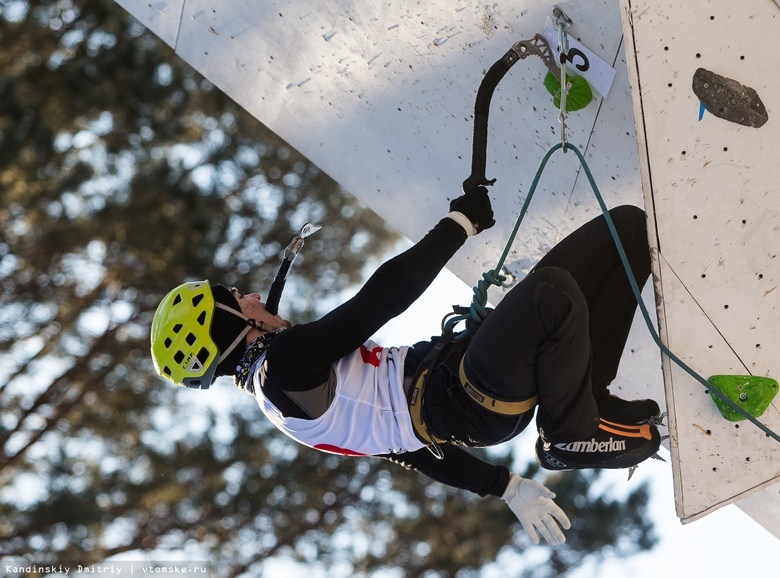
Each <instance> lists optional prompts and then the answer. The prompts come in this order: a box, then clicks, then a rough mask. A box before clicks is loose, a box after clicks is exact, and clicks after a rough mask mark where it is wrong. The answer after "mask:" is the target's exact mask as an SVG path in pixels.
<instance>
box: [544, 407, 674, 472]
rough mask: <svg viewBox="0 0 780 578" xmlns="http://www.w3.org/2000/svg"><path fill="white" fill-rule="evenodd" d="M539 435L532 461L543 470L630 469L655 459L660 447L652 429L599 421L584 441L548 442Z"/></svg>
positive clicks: (659, 442)
mask: <svg viewBox="0 0 780 578" xmlns="http://www.w3.org/2000/svg"><path fill="white" fill-rule="evenodd" d="M539 434H540V435H539V439H538V440H537V441H536V461H537V462H539V465H540V466H541V467H543V468H544V469H546V470H585V469H602V468H603V469H620V468H630V467H632V466H635V465H637V464H638V463H640V462H643V461H645V460H646V459H647V458H649V457H652V456H653V455H655V453H656V452H657V451H658V448H659V447H660V445H661V435H660V434H659V433H658V430H657V429H656V427H655V426H654V425H651V424H646V423H645V424H640V425H627V424H619V423H614V422H611V421H607V420H605V419H603V418H602V419H600V420H599V427H598V429H597V430H596V432H595V433H594V434H593V435H592V436H590V437H589V438H587V439H582V440H572V441H561V442H550V441H548V440H546V439H545V437H544V430H542V429H540V430H539Z"/></svg>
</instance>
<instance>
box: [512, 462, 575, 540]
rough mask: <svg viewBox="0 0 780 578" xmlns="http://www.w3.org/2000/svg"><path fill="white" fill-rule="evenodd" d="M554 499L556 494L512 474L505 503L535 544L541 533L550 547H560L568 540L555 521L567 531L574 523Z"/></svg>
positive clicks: (535, 482)
mask: <svg viewBox="0 0 780 578" xmlns="http://www.w3.org/2000/svg"><path fill="white" fill-rule="evenodd" d="M554 497H555V494H554V493H553V492H551V491H550V490H548V489H547V488H546V487H544V486H543V485H542V484H540V483H539V482H537V481H536V480H527V479H525V478H523V477H520V476H518V475H517V474H512V475H511V476H510V477H509V484H507V486H506V490H504V495H502V496H501V499H502V500H504V501H505V502H506V503H507V504H508V505H509V507H510V508H511V509H512V511H513V512H514V513H515V516H517V519H518V520H520V523H521V524H522V525H523V529H524V530H525V533H526V534H528V537H529V538H530V539H531V542H533V543H534V544H538V543H539V534H537V530H538V531H539V533H540V534H541V535H542V536H544V539H545V540H547V542H548V543H549V544H550V546H558V545H560V544H563V543H564V542H565V541H566V537H565V536H564V535H563V532H562V531H561V529H560V528H559V527H558V523H556V521H555V519H557V520H558V522H560V525H561V526H563V527H564V528H565V529H567V530H568V529H569V528H571V522H569V518H568V517H567V516H566V514H565V513H564V511H563V510H561V509H560V508H559V507H558V505H557V504H556V503H555V502H553V501H552V499H553V498H554ZM554 518H555V519H554Z"/></svg>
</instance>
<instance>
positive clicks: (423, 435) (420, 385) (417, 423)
mask: <svg viewBox="0 0 780 578" xmlns="http://www.w3.org/2000/svg"><path fill="white" fill-rule="evenodd" d="M427 375H428V369H425V370H423V371H421V372H420V375H418V376H417V379H416V380H415V382H414V383H413V384H412V392H411V397H410V398H409V415H411V417H412V426H413V427H414V431H415V433H416V434H417V436H418V437H419V438H420V440H421V441H422V442H424V443H426V444H428V445H431V444H434V445H435V444H443V443H445V442H446V441H447V440H443V439H440V438H437V437H436V436H435V435H433V434H432V433H430V432H429V431H428V424H427V423H425V419H424V418H423V408H422V406H423V390H424V389H425V377H426V376H427ZM434 455H435V454H434Z"/></svg>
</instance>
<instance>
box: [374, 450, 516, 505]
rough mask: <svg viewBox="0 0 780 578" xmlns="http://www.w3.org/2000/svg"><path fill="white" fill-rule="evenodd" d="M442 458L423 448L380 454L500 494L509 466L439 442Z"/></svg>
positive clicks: (476, 490) (436, 477)
mask: <svg viewBox="0 0 780 578" xmlns="http://www.w3.org/2000/svg"><path fill="white" fill-rule="evenodd" d="M440 447H441V449H442V451H443V452H444V459H443V460H439V459H437V458H435V457H434V456H433V454H431V452H429V451H428V449H427V448H423V449H421V450H417V451H416V452H408V453H405V454H385V455H382V456H380V457H381V458H383V459H386V460H389V461H391V462H393V463H396V464H398V465H400V466H403V467H405V468H406V469H413V470H415V471H417V472H419V473H421V474H425V475H426V476H428V477H429V478H431V479H433V480H436V481H437V482H441V483H442V484H447V485H448V486H453V487H455V488H460V489H462V490H468V491H470V492H474V493H475V494H479V495H480V496H496V497H497V498H500V497H501V496H502V495H503V493H504V490H506V486H507V484H508V483H509V469H507V467H506V466H503V465H500V466H497V465H494V464H491V463H488V462H486V461H484V460H481V459H480V458H478V457H477V456H475V455H474V454H472V453H470V452H469V451H468V450H466V449H464V448H461V447H458V446H453V445H450V444H442V445H441V446H440Z"/></svg>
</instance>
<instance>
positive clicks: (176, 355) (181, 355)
mask: <svg viewBox="0 0 780 578" xmlns="http://www.w3.org/2000/svg"><path fill="white" fill-rule="evenodd" d="M173 360H174V361H175V362H176V363H181V362H182V361H184V353H182V352H181V350H179V351H177V352H176V353H174V354H173Z"/></svg>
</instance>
